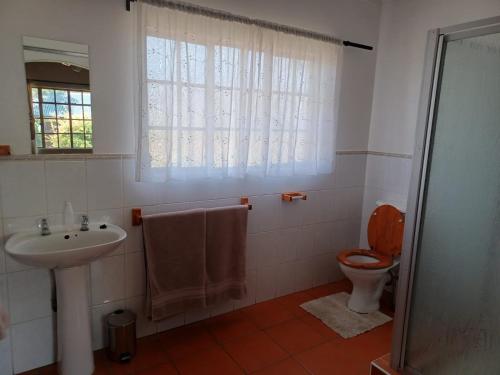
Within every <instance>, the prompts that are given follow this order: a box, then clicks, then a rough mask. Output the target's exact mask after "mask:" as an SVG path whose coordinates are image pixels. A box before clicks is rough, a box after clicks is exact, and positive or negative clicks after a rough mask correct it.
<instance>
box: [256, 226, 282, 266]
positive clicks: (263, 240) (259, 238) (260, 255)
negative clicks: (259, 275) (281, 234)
mask: <svg viewBox="0 0 500 375" xmlns="http://www.w3.org/2000/svg"><path fill="white" fill-rule="evenodd" d="M277 235H278V233H277V232H275V231H273V232H261V233H257V235H256V236H255V237H254V238H255V243H252V244H251V246H255V250H253V249H252V251H255V253H256V255H257V257H256V265H257V267H265V266H271V265H273V264H275V263H276V250H277Z"/></svg>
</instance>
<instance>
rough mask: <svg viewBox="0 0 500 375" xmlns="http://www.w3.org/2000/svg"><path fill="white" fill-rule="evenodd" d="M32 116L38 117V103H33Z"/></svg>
mask: <svg viewBox="0 0 500 375" xmlns="http://www.w3.org/2000/svg"><path fill="white" fill-rule="evenodd" d="M33 116H34V117H40V106H39V104H38V103H33Z"/></svg>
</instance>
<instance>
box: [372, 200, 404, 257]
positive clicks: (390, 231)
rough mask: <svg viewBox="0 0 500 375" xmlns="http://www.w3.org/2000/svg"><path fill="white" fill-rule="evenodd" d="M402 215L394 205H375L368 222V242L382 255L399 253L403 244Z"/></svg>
mask: <svg viewBox="0 0 500 375" xmlns="http://www.w3.org/2000/svg"><path fill="white" fill-rule="evenodd" d="M403 229H404V216H403V214H402V213H401V212H400V211H399V210H398V209H397V208H396V207H394V206H391V205H389V204H384V205H383V206H380V207H377V208H376V209H375V210H374V211H373V213H372V215H371V217H370V221H369V222H368V244H369V245H370V248H371V249H372V250H374V251H376V252H378V253H380V254H384V255H391V256H394V255H399V254H401V247H402V245H403Z"/></svg>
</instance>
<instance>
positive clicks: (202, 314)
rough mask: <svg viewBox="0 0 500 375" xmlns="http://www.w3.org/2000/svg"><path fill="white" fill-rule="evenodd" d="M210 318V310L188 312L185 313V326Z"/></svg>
mask: <svg viewBox="0 0 500 375" xmlns="http://www.w3.org/2000/svg"><path fill="white" fill-rule="evenodd" d="M208 318H210V308H208V307H207V308H204V309H203V308H202V309H193V310H188V311H186V313H185V324H191V323H195V322H199V321H200V320H204V319H208Z"/></svg>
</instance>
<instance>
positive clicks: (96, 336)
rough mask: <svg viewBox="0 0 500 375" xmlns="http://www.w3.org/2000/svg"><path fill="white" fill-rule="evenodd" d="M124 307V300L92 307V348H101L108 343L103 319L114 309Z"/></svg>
mask: <svg viewBox="0 0 500 375" xmlns="http://www.w3.org/2000/svg"><path fill="white" fill-rule="evenodd" d="M123 308H125V301H115V302H110V303H105V304H103V305H98V306H94V307H92V349H94V350H98V349H102V348H104V347H105V346H107V344H108V335H107V330H106V325H105V319H106V317H107V316H108V314H110V313H112V312H113V311H115V310H118V309H123Z"/></svg>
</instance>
